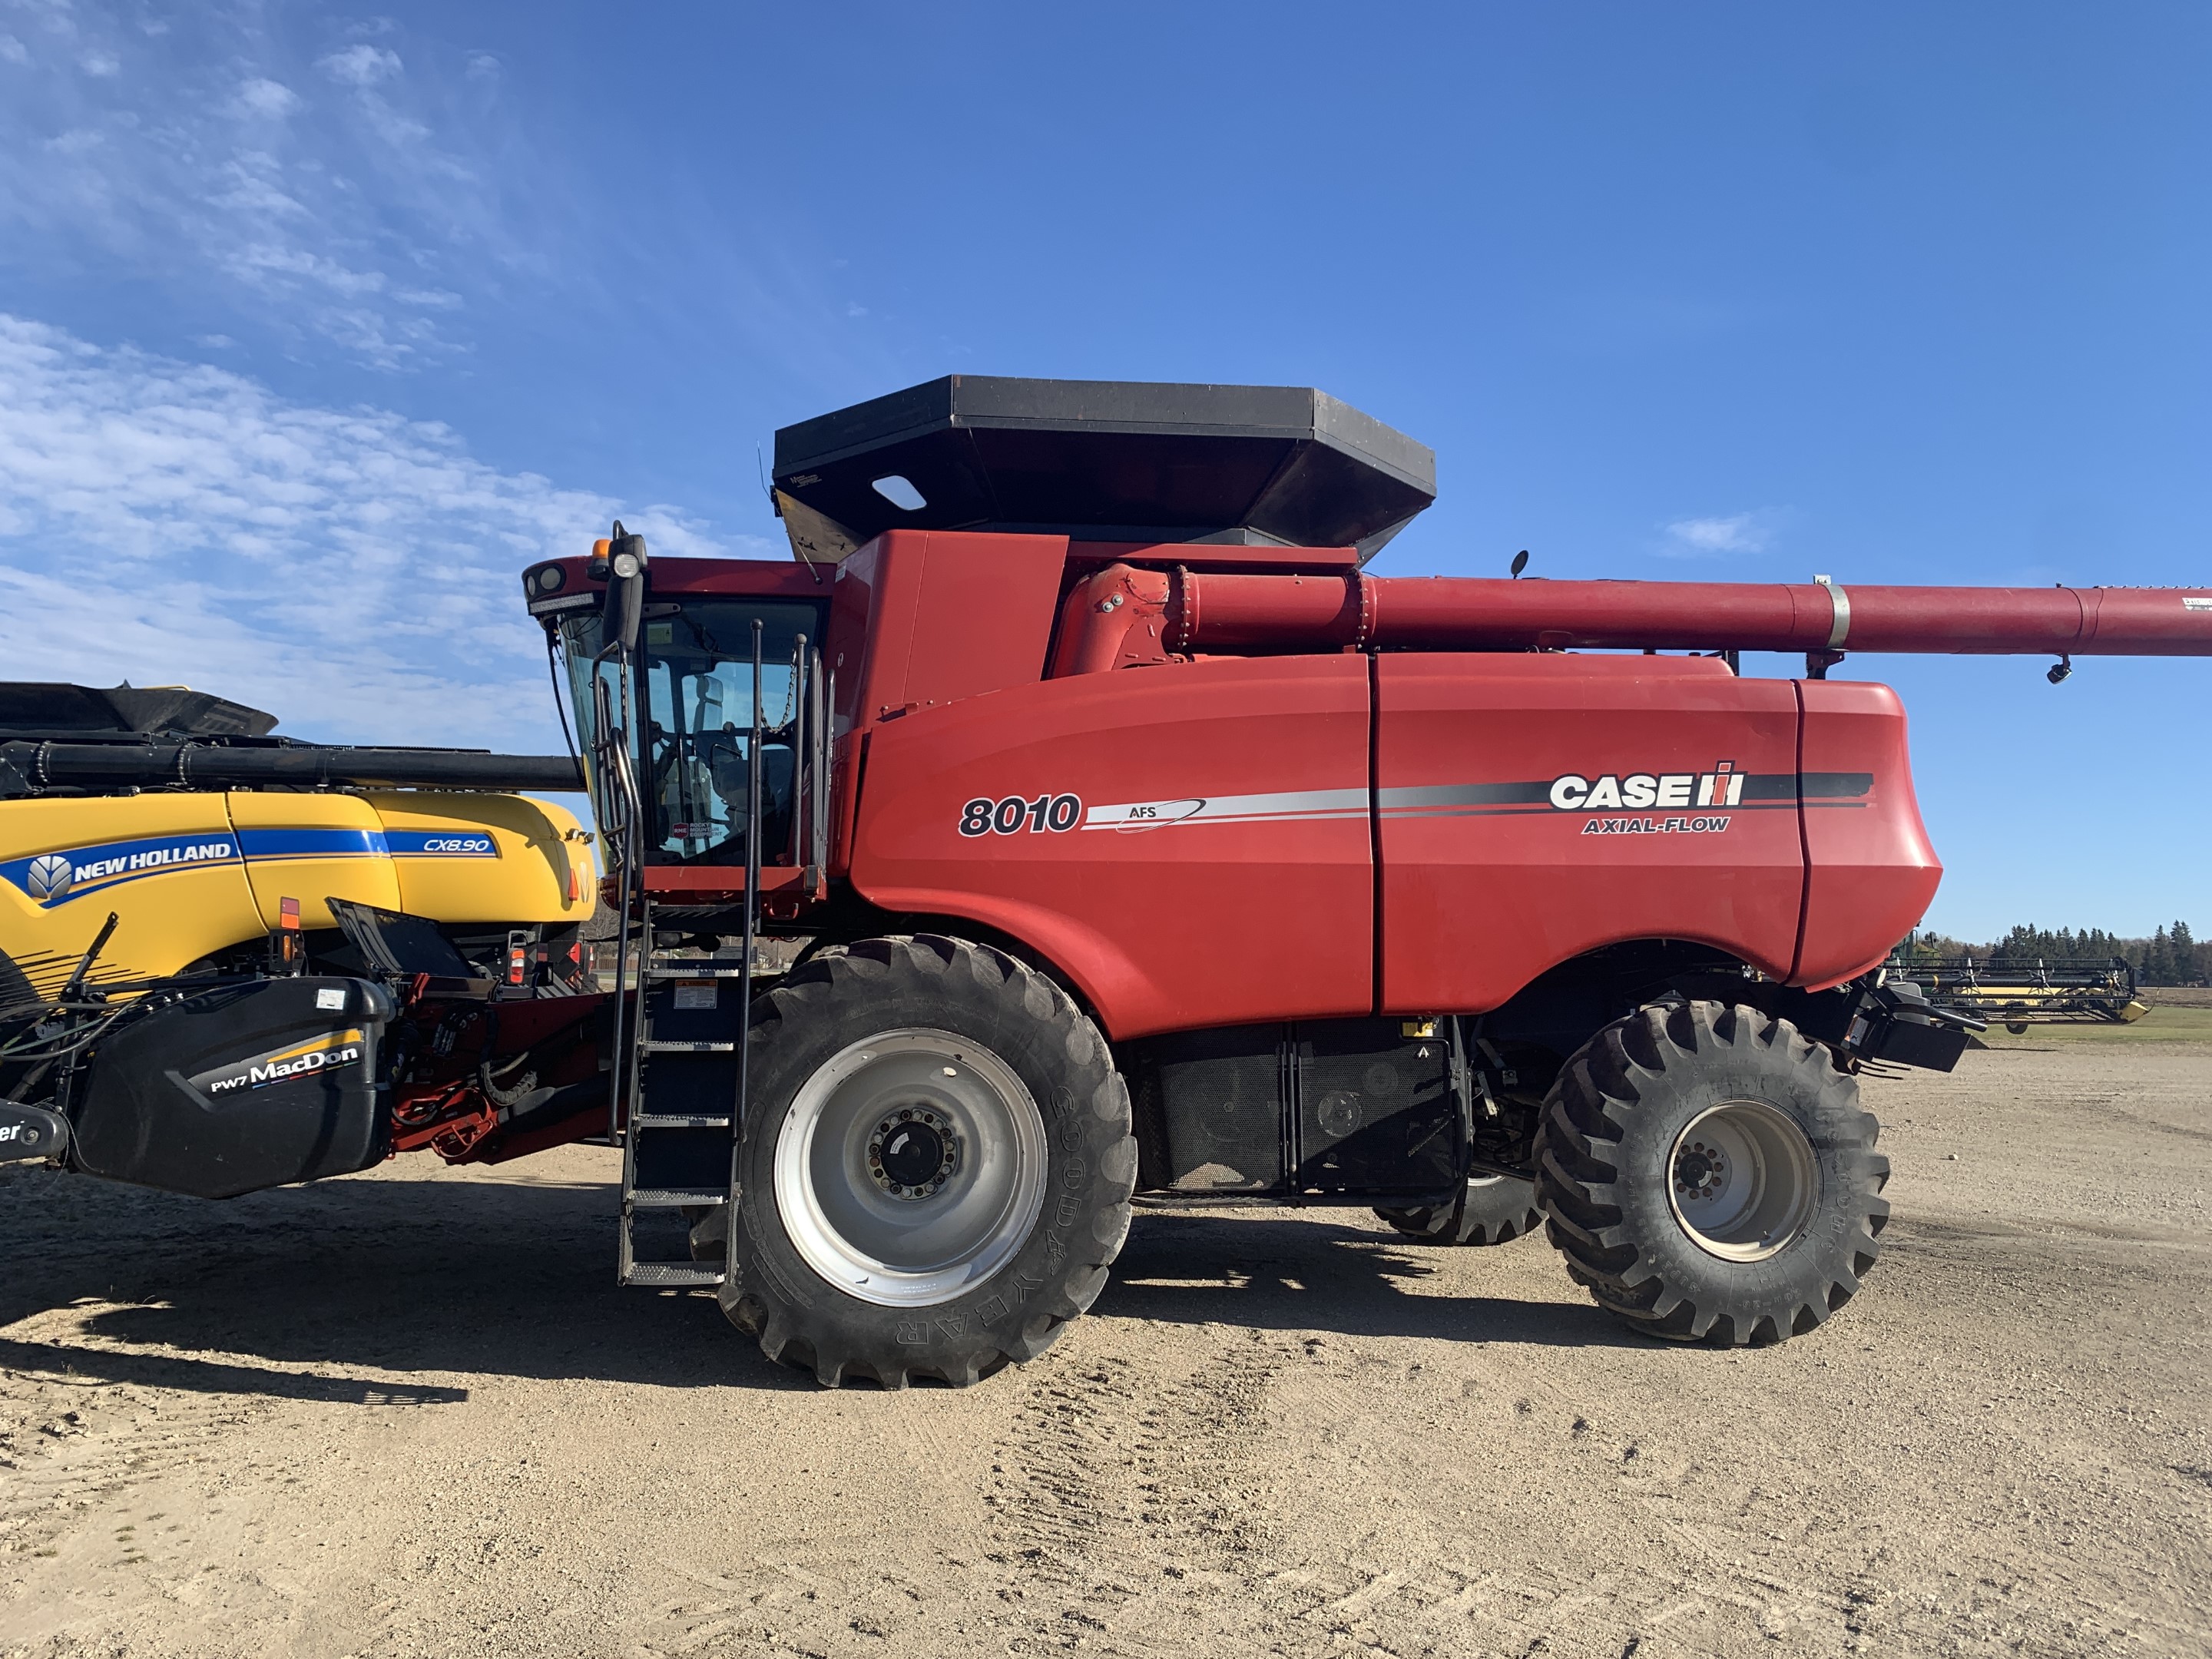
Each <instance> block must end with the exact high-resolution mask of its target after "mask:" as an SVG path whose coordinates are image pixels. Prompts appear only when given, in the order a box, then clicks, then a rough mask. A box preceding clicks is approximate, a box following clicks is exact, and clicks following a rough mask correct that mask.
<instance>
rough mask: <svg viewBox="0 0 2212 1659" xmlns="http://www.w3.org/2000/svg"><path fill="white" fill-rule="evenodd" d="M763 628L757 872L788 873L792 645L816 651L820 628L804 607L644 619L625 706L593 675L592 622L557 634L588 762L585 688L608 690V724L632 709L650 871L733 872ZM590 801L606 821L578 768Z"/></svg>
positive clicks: (741, 604)
mask: <svg viewBox="0 0 2212 1659" xmlns="http://www.w3.org/2000/svg"><path fill="white" fill-rule="evenodd" d="M756 618H757V619H758V620H759V622H760V623H761V641H760V653H761V725H762V728H763V730H762V741H761V861H762V862H763V864H784V863H788V862H790V861H791V831H792V810H793V796H794V792H795V787H796V782H797V777H798V771H799V765H798V754H797V751H796V750H795V749H794V747H793V737H794V729H795V728H794V723H795V721H796V720H797V718H798V715H799V708H798V683H797V679H796V678H795V676H794V674H793V654H794V652H795V651H796V648H797V644H798V641H799V636H800V635H805V636H806V640H807V644H808V648H809V649H810V650H811V649H814V648H815V647H817V645H818V642H819V638H820V633H821V619H820V616H819V613H818V611H817V608H816V607H815V606H813V605H806V604H793V603H784V602H779V601H775V600H763V599H684V600H681V601H677V602H673V603H671V602H666V601H663V602H659V603H654V604H652V605H648V606H647V610H646V618H645V629H644V636H643V640H642V642H641V646H640V649H639V657H640V659H641V660H640V663H639V668H640V675H639V678H640V680H641V682H642V684H641V686H640V685H637V684H633V686H632V688H631V691H630V697H629V703H628V704H626V703H625V701H624V699H623V695H622V687H621V686H620V684H618V683H617V674H616V670H615V666H614V664H613V663H612V662H611V661H608V662H605V663H600V664H599V665H597V666H596V669H595V668H594V665H593V662H592V659H593V658H594V657H596V656H597V655H598V653H599V641H600V619H599V617H597V616H596V615H593V616H586V617H572V618H570V619H569V620H568V622H566V623H563V624H562V640H563V643H564V644H566V646H567V647H568V673H569V685H570V690H571V694H572V702H573V706H574V709H575V711H576V720H577V727H578V730H579V732H581V733H582V734H584V735H585V737H586V744H585V748H586V751H587V752H588V751H589V750H593V749H596V748H597V746H598V742H597V737H598V730H597V720H596V718H595V714H594V710H595V707H596V700H595V697H594V694H593V690H592V678H593V676H594V673H595V672H596V674H597V676H598V678H599V679H600V680H602V681H603V682H604V683H605V686H606V690H607V699H606V700H607V704H608V707H609V708H611V710H612V711H613V712H614V718H615V720H616V721H617V724H620V723H622V722H623V718H624V716H623V710H624V708H625V707H629V706H641V714H642V716H643V718H642V720H639V719H636V718H632V719H630V720H629V725H631V726H633V727H638V726H641V727H642V734H643V739H644V741H643V744H642V748H641V745H640V743H639V741H638V737H637V734H636V733H635V732H633V733H632V734H631V736H630V740H629V745H628V746H629V752H630V757H631V763H632V764H633V766H634V767H635V769H636V773H637V786H638V793H639V794H640V795H641V797H643V800H644V805H645V809H646V818H647V823H646V824H645V826H644V829H645V846H646V860H647V862H648V863H653V864H742V863H744V857H745V844H744V843H745V835H744V830H745V803H746V795H747V791H748V788H749V787H750V759H751V757H750V754H749V753H748V752H747V751H748V749H749V747H750V743H751V740H752V722H753V708H752V687H753V623H754V620H755V619H756ZM586 769H587V772H588V773H589V774H590V781H591V785H592V801H593V803H594V805H595V806H596V807H597V808H598V810H599V814H600V817H601V819H602V821H603V822H604V821H605V820H606V819H607V817H609V814H608V812H607V810H606V805H605V802H604V801H603V799H602V796H601V785H602V780H601V779H600V778H599V776H598V775H597V768H596V764H595V763H592V762H590V761H588V760H587V762H586Z"/></svg>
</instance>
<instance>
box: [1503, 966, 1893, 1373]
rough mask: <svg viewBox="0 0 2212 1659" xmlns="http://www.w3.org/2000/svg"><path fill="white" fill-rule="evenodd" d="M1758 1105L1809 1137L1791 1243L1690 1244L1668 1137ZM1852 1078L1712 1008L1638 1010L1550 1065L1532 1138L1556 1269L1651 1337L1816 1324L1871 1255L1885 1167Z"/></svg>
mask: <svg viewBox="0 0 2212 1659" xmlns="http://www.w3.org/2000/svg"><path fill="white" fill-rule="evenodd" d="M1730 1101H1761V1102H1765V1103H1767V1104H1768V1105H1770V1106H1771V1107H1774V1108H1776V1109H1778V1110H1779V1111H1781V1112H1782V1113H1784V1115H1787V1116H1788V1118H1789V1119H1790V1121H1793V1122H1794V1123H1795V1124H1796V1126H1797V1127H1798V1128H1799V1129H1801V1130H1802V1132H1803V1133H1804V1136H1805V1138H1806V1140H1807V1141H1808V1143H1809V1146H1810V1149H1811V1158H1812V1163H1813V1167H1814V1170H1816V1171H1817V1176H1818V1180H1817V1182H1816V1185H1817V1189H1818V1190H1817V1194H1816V1195H1815V1196H1814V1197H1813V1198H1812V1200H1811V1203H1812V1209H1811V1212H1810V1215H1809V1217H1808V1218H1807V1220H1806V1221H1805V1223H1804V1225H1802V1228H1801V1229H1800V1230H1799V1231H1797V1233H1796V1237H1794V1238H1793V1239H1792V1240H1791V1242H1790V1243H1788V1244H1787V1245H1786V1246H1785V1247H1784V1248H1782V1249H1779V1250H1778V1251H1777V1252H1776V1253H1775V1254H1773V1255H1769V1256H1767V1257H1765V1259H1763V1260H1759V1261H1729V1260H1723V1259H1722V1258H1720V1257H1719V1256H1717V1255H1713V1254H1711V1253H1710V1252H1709V1251H1707V1250H1705V1249H1701V1248H1700V1247H1699V1244H1698V1243H1696V1241H1695V1240H1694V1239H1693V1238H1692V1236H1691V1235H1690V1233H1689V1232H1688V1231H1686V1228H1685V1226H1684V1225H1683V1223H1682V1222H1681V1220H1680V1218H1679V1217H1678V1215H1677V1213H1676V1211H1675V1208H1674V1204H1673V1203H1672V1202H1671V1201H1670V1198H1669V1187H1670V1184H1671V1183H1672V1182H1673V1180H1674V1168H1673V1153H1674V1146H1675V1141H1676V1138H1677V1137H1678V1136H1679V1135H1680V1134H1681V1133H1682V1132H1683V1130H1684V1129H1685V1127H1686V1126H1687V1125H1689V1124H1690V1123H1691V1122H1692V1120H1694V1119H1696V1118H1697V1117H1698V1116H1699V1114H1700V1113H1702V1112H1705V1111H1706V1110H1708V1109H1711V1108H1712V1107H1715V1106H1718V1105H1721V1104H1723V1103H1727V1102H1730ZM1880 1133H1881V1126H1880V1125H1879V1124H1878V1123H1877V1122H1876V1121H1875V1118H1874V1115H1873V1114H1871V1113H1869V1112H1867V1111H1865V1110H1863V1109H1861V1107H1860V1105H1859V1095H1858V1084H1857V1080H1856V1079H1853V1078H1852V1077H1851V1076H1850V1075H1849V1074H1848V1073H1844V1072H1842V1071H1840V1070H1838V1068H1837V1066H1836V1065H1835V1062H1834V1060H1833V1059H1832V1056H1831V1055H1830V1054H1829V1052H1828V1050H1827V1049H1826V1048H1822V1047H1820V1046H1818V1045H1816V1044H1814V1043H1811V1042H1807V1041H1806V1040H1805V1039H1804V1038H1803V1037H1802V1036H1799V1035H1798V1032H1797V1030H1796V1027H1795V1026H1793V1025H1792V1024H1790V1022H1789V1021H1787V1020H1782V1019H1774V1018H1769V1017H1768V1016H1767V1015H1765V1014H1763V1013H1761V1012H1759V1011H1758V1010H1757V1009H1754V1008H1748V1007H1743V1006H1726V1005H1723V1004H1721V1003H1717V1002H1688V1003H1680V1004H1675V1005H1672V1006H1665V1005H1659V1006H1651V1007H1647V1008H1643V1009H1640V1010H1638V1012H1635V1013H1633V1014H1632V1015H1630V1016H1628V1017H1627V1018H1625V1019H1620V1020H1617V1021H1615V1022H1614V1023H1613V1024H1611V1025H1608V1026H1607V1027H1606V1028H1605V1029H1604V1030H1601V1031H1600V1032H1599V1033H1598V1034H1597V1035H1596V1036H1594V1037H1592V1038H1591V1039H1590V1040H1589V1042H1588V1043H1586V1044H1584V1045H1583V1048H1581V1049H1580V1050H1579V1051H1578V1052H1577V1054H1575V1055H1574V1057H1573V1058H1572V1059H1571V1060H1569V1061H1568V1062H1567V1064H1566V1066H1565V1067H1564V1068H1563V1069H1562V1070H1561V1071H1560V1073H1559V1080H1558V1081H1557V1082H1556V1083H1555V1084H1554V1085H1553V1088H1552V1091H1551V1094H1550V1096H1549V1097H1548V1098H1547V1100H1546V1102H1545V1109H1544V1115H1543V1118H1542V1121H1541V1125H1540V1127H1539V1128H1538V1131H1537V1137H1536V1170H1537V1174H1536V1199H1537V1202H1538V1204H1539V1205H1540V1206H1541V1208H1542V1209H1543V1212H1544V1215H1545V1221H1546V1229H1545V1231H1547V1234H1548V1235H1549V1237H1550V1238H1551V1241H1552V1243H1553V1244H1554V1245H1555V1246H1557V1247H1558V1249H1559V1251H1560V1252H1561V1253H1562V1254H1563V1255H1565V1257H1566V1264H1567V1271H1568V1273H1569V1274H1570V1275H1571V1277H1572V1278H1573V1279H1574V1280H1575V1281H1576V1283H1577V1284H1579V1285H1583V1287H1584V1288H1585V1289H1586V1290H1588V1291H1589V1293H1590V1295H1591V1297H1593V1298H1594V1299H1595V1301H1596V1303H1597V1304H1598V1305H1599V1306H1600V1307H1601V1308H1604V1309H1605V1310H1607V1312H1609V1313H1612V1314H1614V1315H1616V1316H1619V1317H1620V1318H1621V1319H1623V1320H1625V1321H1626V1322H1628V1323H1629V1324H1630V1325H1631V1326H1632V1327H1634V1328H1636V1329H1638V1330H1639V1331H1642V1332H1644V1333H1645V1334H1648V1335H1651V1336H1656V1337H1662V1338H1666V1339H1668V1340H1674V1341H1683V1342H1705V1343H1710V1344H1712V1345H1714V1346H1721V1347H1729V1346H1744V1345H1747V1344H1765V1343H1771V1342H1779V1341H1782V1340H1784V1339H1786V1338H1789V1337H1791V1336H1802V1335H1803V1334H1806V1333H1807V1332H1808V1331H1811V1330H1814V1329H1815V1328H1818V1327H1819V1326H1820V1325H1821V1324H1823V1323H1824V1322H1826V1320H1827V1317H1828V1316H1829V1315H1830V1314H1832V1313H1833V1312H1834V1311H1835V1310H1837V1309H1838V1308H1840V1307H1842V1306H1843V1305H1844V1303H1846V1302H1848V1301H1850V1298H1851V1297H1852V1296H1853V1295H1854V1294H1856V1293H1857V1291H1858V1288H1859V1284H1860V1281H1861V1280H1862V1279H1864V1278H1865V1276H1866V1274H1867V1272H1868V1270H1869V1268H1871V1267H1873V1266H1874V1264H1875V1259H1876V1258H1877V1257H1878V1256H1879V1255H1881V1230H1882V1228H1883V1226H1884V1225H1886V1224H1887V1221H1888V1218H1889V1204H1888V1201H1887V1200H1885V1199H1884V1198H1883V1197H1882V1195H1881V1194H1882V1188H1884V1187H1885V1186H1886V1185H1887V1183H1888V1180H1889V1160H1888V1159H1887V1158H1886V1157H1884V1156H1883V1155H1882V1154H1881V1153H1880V1152H1875V1150H1874V1146H1875V1139H1876V1137H1877V1136H1878V1135H1879V1134H1880Z"/></svg>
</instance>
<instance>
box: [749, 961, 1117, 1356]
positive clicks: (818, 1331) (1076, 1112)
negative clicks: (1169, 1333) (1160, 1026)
mask: <svg viewBox="0 0 2212 1659" xmlns="http://www.w3.org/2000/svg"><path fill="white" fill-rule="evenodd" d="M752 1018H753V1028H752V1034H751V1042H752V1077H751V1087H750V1091H749V1104H748V1107H747V1111H746V1121H745V1122H744V1126H743V1127H742V1129H741V1130H740V1133H739V1142H738V1188H739V1191H740V1193H741V1194H742V1201H741V1202H740V1203H739V1205H738V1210H737V1215H736V1225H735V1228H734V1239H733V1243H734V1249H732V1251H731V1253H730V1254H731V1260H730V1272H729V1276H728V1278H727V1279H726V1282H725V1284H724V1285H723V1287H722V1292H721V1299H722V1306H723V1308H724V1310H726V1312H727V1313H728V1314H729V1316H730V1318H731V1319H732V1322H735V1323H736V1324H738V1326H739V1327H740V1328H743V1329H745V1330H748V1331H751V1332H754V1333H756V1334H757V1335H758V1336H759V1338H760V1342H761V1347H762V1350H763V1352H765V1353H766V1354H767V1355H768V1356H769V1358H771V1359H775V1360H779V1361H781V1362H782V1363H785V1364H795V1365H800V1366H804V1367H806V1368H809V1369H811V1370H812V1371H813V1372H814V1374H815V1376H816V1378H817V1380H818V1381H819V1382H821V1383H823V1384H824V1385H825V1386H827V1387H830V1388H836V1387H838V1386H840V1385H841V1384H842V1383H846V1382H848V1381H852V1380H854V1379H855V1378H865V1379H867V1380H871V1381H873V1382H875V1383H879V1384H881V1385H882V1386H884V1387H885V1388H893V1389H896V1388H903V1387H905V1386H906V1384H907V1383H908V1382H909V1381H911V1380H912V1379H914V1378H915V1377H929V1378H935V1379H937V1380H939V1381H940V1382H945V1383H952V1384H955V1385H965V1384H967V1383H974V1382H975V1381H977V1380H978V1379H980V1378H981V1377H984V1376H988V1375H990V1374H991V1373H992V1372H993V1371H994V1370H998V1369H1000V1367H1001V1366H1003V1365H1005V1364H1008V1363H1009V1362H1012V1361H1019V1360H1025V1359H1030V1358H1035V1357H1036V1355H1037V1354H1039V1353H1041V1352H1043V1351H1044V1349H1045V1348H1046V1347H1047V1346H1049V1345H1050V1344H1051V1343H1052V1341H1053V1340H1054V1338H1055V1337H1056V1336H1058V1334H1060V1328H1061V1327H1062V1326H1064V1325H1065V1324H1066V1322H1068V1321H1069V1320H1071V1319H1073V1318H1074V1317H1075V1316H1077V1315H1079V1314H1080V1313H1082V1312H1083V1311H1084V1310H1085V1309H1087V1308H1088V1307H1089V1306H1090V1305H1091V1303H1092V1301H1094V1300H1095V1299H1096V1298H1097V1295H1098V1292H1099V1291H1100V1290H1102V1289H1103V1287H1104V1285H1105V1283H1106V1270H1107V1268H1108V1267H1109V1265H1110V1264H1111V1263H1112V1261H1114V1258H1115V1256H1116V1255H1119V1254H1120V1252H1121V1243H1122V1241H1123V1240H1124V1239H1125V1238H1126V1237H1127V1234H1128V1230H1129V1194H1130V1191H1131V1189H1132V1188H1133V1186H1134V1184H1135V1182H1136V1173H1137V1144H1136V1141H1135V1139H1134V1138H1133V1136H1132V1134H1131V1133H1130V1113H1129V1096H1128V1091H1127V1087H1126V1086H1125V1085H1123V1083H1122V1081H1121V1078H1120V1076H1119V1075H1117V1074H1116V1073H1115V1070H1114V1066H1113V1060H1112V1058H1111V1056H1110V1055H1109V1053H1108V1050H1107V1047H1106V1042H1105V1040H1104V1038H1103V1037H1102V1036H1100V1035H1099V1033H1098V1030H1097V1027H1096V1026H1094V1025H1093V1024H1091V1021H1090V1020H1089V1019H1088V1018H1085V1015H1084V1014H1083V1012H1082V1011H1081V1010H1080V1009H1079V1008H1077V1007H1076V1006H1075V1004H1074V1002H1073V1000H1071V999H1070V998H1069V997H1068V995H1067V994H1066V992H1065V991H1063V990H1061V989H1060V987H1058V986H1057V985H1055V984H1054V983H1053V982H1052V981H1050V980H1049V979H1048V978H1046V977H1045V976H1044V975H1042V974H1040V973H1038V972H1036V970H1035V969H1030V968H1028V967H1026V966H1024V964H1022V963H1019V962H1017V961H1016V960H1014V959H1013V958H1012V957H1009V956H1007V955H1006V954H1005V953H1004V952H1002V951H995V950H992V949H990V948H989V947H987V946H983V945H972V944H969V943H968V942H967V941H965V940H960V939H943V938H938V937H935V936H933V935H927V934H925V935H921V936H918V937H914V938H896V939H865V940H862V941H860V942H859V943H857V944H854V945H851V946H850V947H848V948H847V949H845V950H842V951H836V952H831V953H825V954H823V956H821V957H817V958H815V959H814V960H812V961H811V962H809V963H806V964H805V965H804V966H802V967H800V968H799V969H796V970H795V971H793V973H792V974H791V975H789V976H788V977H787V978H786V979H785V981H783V983H782V984H781V985H780V986H778V987H776V988H775V990H774V991H772V992H770V993H769V994H767V995H766V996H764V997H763V998H762V999H760V1000H759V1002H758V1003H757V1005H756V1007H755V1011H754V1013H753V1016H752Z"/></svg>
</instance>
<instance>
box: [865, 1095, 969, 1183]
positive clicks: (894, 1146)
mask: <svg viewBox="0 0 2212 1659" xmlns="http://www.w3.org/2000/svg"><path fill="white" fill-rule="evenodd" d="M959 1167H960V1137H959V1136H958V1135H957V1134H955V1133H953V1130H952V1126H951V1124H950V1123H948V1122H947V1121H945V1119H943V1118H942V1117H939V1115H937V1114H936V1113H935V1112H933V1111H931V1110H930V1109H928V1108H927V1107H926V1106H902V1107H900V1108H899V1109H898V1110H896V1111H895V1112H891V1113H889V1114H888V1115H885V1116H884V1120H883V1121H882V1122H880V1123H878V1124H877V1125H876V1127H875V1132H874V1133H872V1134H871V1135H870V1136H869V1137H868V1175H869V1176H870V1178H871V1179H872V1180H873V1181H874V1182H875V1183H876V1185H877V1186H878V1187H880V1188H883V1189H884V1191H885V1192H887V1193H889V1194H890V1195H891V1196H892V1197H893V1198H902V1199H905V1200H908V1201H909V1202H913V1201H915V1200H921V1199H925V1198H928V1197H930V1196H932V1195H933V1194H935V1193H936V1192H937V1191H938V1190H939V1188H942V1187H943V1186H944V1185H945V1182H947V1181H949V1180H951V1178H952V1176H953V1174H954V1172H955V1171H956V1170H958V1169H959Z"/></svg>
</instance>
